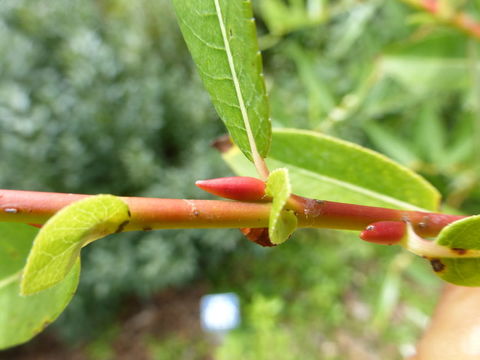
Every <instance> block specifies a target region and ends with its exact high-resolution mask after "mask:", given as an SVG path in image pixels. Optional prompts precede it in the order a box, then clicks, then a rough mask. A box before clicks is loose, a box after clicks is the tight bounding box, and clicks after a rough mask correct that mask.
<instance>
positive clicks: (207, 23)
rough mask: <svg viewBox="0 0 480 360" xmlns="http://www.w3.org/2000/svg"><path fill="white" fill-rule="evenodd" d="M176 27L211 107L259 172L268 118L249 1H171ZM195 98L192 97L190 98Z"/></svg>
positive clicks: (268, 129) (266, 147)
mask: <svg viewBox="0 0 480 360" xmlns="http://www.w3.org/2000/svg"><path fill="white" fill-rule="evenodd" d="M173 3H174V5H175V10H176V13H177V17H178V21H179V24H180V28H181V30H182V33H183V36H184V38H185V41H186V43H187V45H188V48H189V50H190V52H191V54H192V57H193V59H194V61H195V63H196V65H197V69H198V71H199V73H200V76H201V78H202V80H203V83H204V85H205V87H206V89H207V90H208V92H209V93H210V96H211V98H212V101H213V104H214V105H215V109H216V110H217V112H218V114H219V116H220V118H221V119H222V120H223V121H224V123H225V125H226V126H227V128H228V130H229V132H230V134H231V136H232V138H233V140H234V142H235V143H236V144H237V145H238V147H239V148H240V149H241V150H242V152H243V153H244V154H245V155H246V156H247V158H249V159H250V160H253V162H254V163H255V165H256V167H257V169H258V171H259V172H260V175H262V176H263V177H266V169H265V168H263V170H262V164H263V161H262V158H264V157H265V156H266V155H267V153H268V150H269V146H270V136H271V123H270V119H269V105H268V99H267V95H266V88H265V81H264V78H263V72H262V60H261V55H260V52H259V49H258V41H257V37H256V29H255V22H254V19H253V13H252V5H251V2H250V1H248V0H247V1H245V0H173ZM192 101H193V99H192Z"/></svg>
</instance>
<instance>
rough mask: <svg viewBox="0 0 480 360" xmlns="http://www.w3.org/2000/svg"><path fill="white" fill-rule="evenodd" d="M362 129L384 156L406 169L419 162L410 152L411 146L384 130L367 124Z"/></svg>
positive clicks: (372, 124)
mask: <svg viewBox="0 0 480 360" xmlns="http://www.w3.org/2000/svg"><path fill="white" fill-rule="evenodd" d="M364 129H365V132H366V133H367V135H368V137H369V139H370V140H371V141H372V143H373V144H374V145H375V146H377V147H378V148H379V149H380V150H381V151H382V152H384V153H385V154H386V155H388V156H390V157H392V158H393V159H395V160H397V161H399V162H401V163H402V164H404V165H406V166H408V167H413V168H414V167H415V166H416V164H418V163H419V162H420V160H419V159H418V157H417V155H416V154H415V153H414V152H413V151H412V149H411V145H409V144H408V143H407V142H405V141H404V140H403V139H402V138H400V137H398V136H395V135H394V134H393V133H392V132H391V131H389V130H387V129H386V128H384V127H382V126H380V125H376V124H374V123H369V124H368V125H365V127H364Z"/></svg>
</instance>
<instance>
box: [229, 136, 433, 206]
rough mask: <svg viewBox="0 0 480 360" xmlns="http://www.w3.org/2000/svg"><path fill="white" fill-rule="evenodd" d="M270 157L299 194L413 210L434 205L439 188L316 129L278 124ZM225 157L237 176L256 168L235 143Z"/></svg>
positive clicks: (250, 174)
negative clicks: (284, 171)
mask: <svg viewBox="0 0 480 360" xmlns="http://www.w3.org/2000/svg"><path fill="white" fill-rule="evenodd" d="M272 135H273V136H272V147H271V150H270V153H269V157H268V158H267V164H268V165H269V167H270V168H271V169H275V168H280V167H285V168H287V169H288V170H289V175H290V182H291V184H292V191H293V193H295V194H297V195H302V196H306V197H311V198H315V199H323V200H330V201H340V202H349V203H355V204H362V205H370V206H382V207H389V208H396V209H409V210H420V209H425V210H436V209H437V207H438V204H439V201H440V195H439V193H438V191H437V190H436V189H435V188H434V187H433V186H432V185H430V184H429V183H428V182H427V181H426V180H424V179H423V178H422V177H420V176H419V175H417V174H415V173H414V172H412V171H410V170H409V169H407V168H405V167H403V166H401V165H398V164H397V163H395V162H393V161H392V160H390V159H388V158H386V157H385V156H383V155H381V154H379V153H376V152H374V151H371V150H369V149H366V148H363V147H361V146H358V145H356V144H353V143H349V142H346V141H342V140H339V139H335V138H332V137H329V136H325V135H322V134H319V133H316V132H312V131H303V130H293V129H275V130H274V131H273V134H272ZM224 159H225V161H226V162H227V163H228V164H229V165H230V167H231V168H232V169H233V170H234V171H235V172H236V173H237V174H239V175H245V176H254V173H255V170H254V169H253V167H252V166H251V164H249V163H248V162H247V161H246V159H245V158H244V157H243V156H242V154H241V153H240V152H239V151H238V150H236V149H235V148H232V149H231V150H230V151H229V152H227V153H225V154H224Z"/></svg>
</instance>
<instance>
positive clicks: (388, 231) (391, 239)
mask: <svg viewBox="0 0 480 360" xmlns="http://www.w3.org/2000/svg"><path fill="white" fill-rule="evenodd" d="M405 231H406V224H405V223H403V222H400V221H379V222H376V223H373V224H370V225H368V226H367V228H366V229H365V230H363V231H362V232H361V234H360V238H361V239H362V240H365V241H368V242H372V243H376V244H382V245H394V244H397V243H398V242H399V241H401V240H402V239H403V237H404V236H405Z"/></svg>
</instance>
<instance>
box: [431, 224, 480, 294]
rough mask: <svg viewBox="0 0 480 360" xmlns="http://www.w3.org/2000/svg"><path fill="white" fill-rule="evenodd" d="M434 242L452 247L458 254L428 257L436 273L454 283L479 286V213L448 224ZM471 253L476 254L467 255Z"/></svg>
mask: <svg viewBox="0 0 480 360" xmlns="http://www.w3.org/2000/svg"><path fill="white" fill-rule="evenodd" d="M435 243H436V244H438V245H442V246H445V247H448V248H450V249H452V250H453V251H454V252H455V253H456V254H457V256H459V257H456V258H442V257H439V258H433V259H430V261H431V263H432V267H433V270H434V271H435V274H436V275H438V276H439V277H440V278H442V279H443V280H445V281H448V282H450V283H453V284H456V285H461V286H480V254H479V253H478V250H480V215H476V216H470V217H467V218H465V219H462V220H459V221H455V222H454V223H452V224H450V225H448V226H447V227H445V228H444V229H443V230H442V231H441V232H440V234H439V236H438V238H437V240H436V241H435ZM472 255H473V256H475V255H477V256H475V257H468V256H472ZM462 256H465V258H462Z"/></svg>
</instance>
